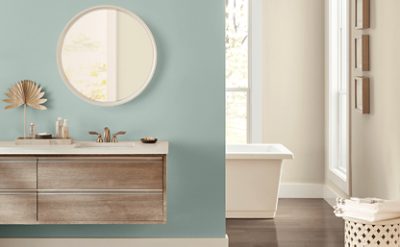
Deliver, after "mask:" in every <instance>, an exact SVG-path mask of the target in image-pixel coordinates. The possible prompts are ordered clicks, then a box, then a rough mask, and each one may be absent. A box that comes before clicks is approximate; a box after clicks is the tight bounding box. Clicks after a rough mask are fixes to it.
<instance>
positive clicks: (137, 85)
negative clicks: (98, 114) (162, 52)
mask: <svg viewBox="0 0 400 247" xmlns="http://www.w3.org/2000/svg"><path fill="white" fill-rule="evenodd" d="M57 56H58V66H59V69H60V73H61V75H62V77H63V79H64V81H65V82H66V84H67V86H68V87H69V88H70V89H71V90H72V91H73V92H74V93H75V94H76V95H78V96H79V97H81V98H82V99H83V100H85V101H88V102H90V103H93V104H96V105H102V106H114V105H120V104H123V103H126V102H128V101H130V100H132V99H134V98H135V97H137V96H138V95H139V94H140V93H141V92H142V91H143V90H144V89H145V88H146V86H147V85H148V84H149V82H150V80H151V78H152V77H153V74H154V71H155V67H156V62H157V48H156V44H155V41H154V38H153V35H152V33H151V31H150V30H149V28H148V27H147V25H146V24H145V23H144V22H143V21H142V20H141V19H140V18H139V17H138V16H136V15H135V14H133V13H131V12H130V11H128V10H125V9H122V8H119V7H114V6H99V7H94V8H91V9H88V10H85V11H83V12H81V13H80V14H78V15H77V16H76V17H74V18H73V19H72V20H71V21H70V22H69V23H68V25H67V27H66V28H65V30H64V32H63V33H62V35H61V38H60V41H59V45H58V52H57Z"/></svg>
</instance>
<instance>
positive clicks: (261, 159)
mask: <svg viewBox="0 0 400 247" xmlns="http://www.w3.org/2000/svg"><path fill="white" fill-rule="evenodd" d="M284 159H293V153H292V152H290V151H289V150H288V149H287V148H286V147H285V146H283V145H281V144H245V145H228V146H227V147H226V217H227V218H274V217H275V213H276V209H277V206H278V191H279V183H280V178H281V171H282V163H283V160H284Z"/></svg>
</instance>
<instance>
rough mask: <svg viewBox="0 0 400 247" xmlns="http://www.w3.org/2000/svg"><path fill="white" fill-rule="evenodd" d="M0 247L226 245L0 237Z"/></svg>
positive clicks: (217, 242) (222, 241)
mask: <svg viewBox="0 0 400 247" xmlns="http://www.w3.org/2000/svg"><path fill="white" fill-rule="evenodd" d="M0 246H1V247H27V246H29V247H79V246H85V247H110V246H112V247H132V246H140V247H204V246H207V247H228V246H229V241H228V236H226V237H225V238H140V239H139V238H123V239H121V238H115V239H110V238H104V239H101V238H0Z"/></svg>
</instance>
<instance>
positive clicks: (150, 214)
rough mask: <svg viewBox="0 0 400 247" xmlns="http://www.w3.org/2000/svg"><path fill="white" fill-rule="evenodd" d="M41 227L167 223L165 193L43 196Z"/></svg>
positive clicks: (41, 194)
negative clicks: (60, 224)
mask: <svg viewBox="0 0 400 247" xmlns="http://www.w3.org/2000/svg"><path fill="white" fill-rule="evenodd" d="M38 205H39V222H40V223H46V222H51V223H63V224H68V223H71V224H72V223H83V224H84V223H91V222H92V223H98V222H102V223H113V222H114V223H130V222H138V221H140V222H146V221H150V222H151V221H153V222H156V221H163V219H164V212H163V195H162V194H161V193H149V194H144V193H143V194H141V193H137V194H135V193H132V194H129V193H114V194H112V193H108V194H101V193H82V194H68V193H59V194H56V193H39V203H38Z"/></svg>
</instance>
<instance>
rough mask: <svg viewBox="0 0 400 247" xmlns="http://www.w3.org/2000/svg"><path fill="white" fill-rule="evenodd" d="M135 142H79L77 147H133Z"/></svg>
mask: <svg viewBox="0 0 400 247" xmlns="http://www.w3.org/2000/svg"><path fill="white" fill-rule="evenodd" d="M134 146H135V143H134V142H78V143H76V144H75V147H76V148H133V147H134Z"/></svg>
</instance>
